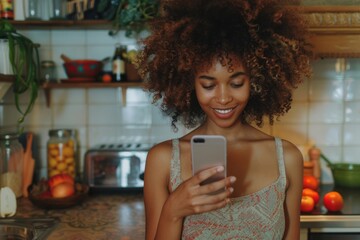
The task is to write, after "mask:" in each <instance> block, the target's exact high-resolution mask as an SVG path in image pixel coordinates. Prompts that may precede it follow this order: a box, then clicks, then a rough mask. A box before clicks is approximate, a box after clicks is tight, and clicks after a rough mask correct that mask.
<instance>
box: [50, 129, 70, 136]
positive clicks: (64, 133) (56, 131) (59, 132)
mask: <svg viewBox="0 0 360 240" xmlns="http://www.w3.org/2000/svg"><path fill="white" fill-rule="evenodd" d="M71 132H72V131H71V129H51V130H49V136H50V137H70V136H71Z"/></svg>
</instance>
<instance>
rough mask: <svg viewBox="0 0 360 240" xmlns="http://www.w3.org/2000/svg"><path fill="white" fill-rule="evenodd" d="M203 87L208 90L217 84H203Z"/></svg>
mask: <svg viewBox="0 0 360 240" xmlns="http://www.w3.org/2000/svg"><path fill="white" fill-rule="evenodd" d="M202 87H203V88H204V89H206V90H211V89H213V88H214V87H215V85H205V86H204V85H203V86H202Z"/></svg>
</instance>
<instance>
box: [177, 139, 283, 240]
mask: <svg viewBox="0 0 360 240" xmlns="http://www.w3.org/2000/svg"><path fill="white" fill-rule="evenodd" d="M172 144H173V150H172V154H173V156H172V159H171V169H170V181H171V182H170V186H171V189H172V191H174V190H175V189H176V188H177V187H178V186H179V184H180V183H181V182H182V179H181V170H180V153H179V140H178V139H173V141H172ZM275 146H276V151H277V159H278V166H279V172H280V174H279V177H278V178H277V180H276V181H275V182H273V183H272V184H270V185H268V186H266V187H264V188H263V189H261V190H259V191H257V192H254V193H251V194H249V195H246V196H241V197H236V198H231V199H230V203H229V204H227V205H226V206H225V207H223V208H221V209H218V210H215V211H211V212H206V213H201V214H195V215H191V216H187V217H186V218H185V220H184V224H183V231H182V239H185V240H190V239H200V240H202V239H206V240H213V239H221V240H223V239H227V240H230V239H232V240H235V239H236V240H239V239H276V240H279V239H282V237H283V235H284V231H285V216H284V199H285V188H286V175H285V166H284V158H283V148H282V142H281V139H279V138H275Z"/></svg>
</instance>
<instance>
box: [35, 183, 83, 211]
mask: <svg viewBox="0 0 360 240" xmlns="http://www.w3.org/2000/svg"><path fill="white" fill-rule="evenodd" d="M88 192H89V186H88V185H86V184H81V183H76V184H75V193H74V194H73V195H71V196H69V197H63V198H54V197H52V196H51V194H49V192H48V189H47V186H45V184H44V183H42V182H40V183H39V184H37V185H35V184H34V185H31V186H30V187H29V200H30V201H31V202H32V203H33V204H34V205H35V206H37V207H39V208H44V209H63V208H69V207H73V206H75V205H78V204H80V203H82V202H83V201H84V200H85V199H86V197H87V196H88Z"/></svg>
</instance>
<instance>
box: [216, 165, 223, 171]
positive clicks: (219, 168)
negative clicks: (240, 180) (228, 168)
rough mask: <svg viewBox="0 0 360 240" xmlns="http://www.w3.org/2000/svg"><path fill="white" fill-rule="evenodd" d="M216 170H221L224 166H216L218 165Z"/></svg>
mask: <svg viewBox="0 0 360 240" xmlns="http://www.w3.org/2000/svg"><path fill="white" fill-rule="evenodd" d="M216 171H217V172H222V171H224V166H218V167H217V168H216Z"/></svg>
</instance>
